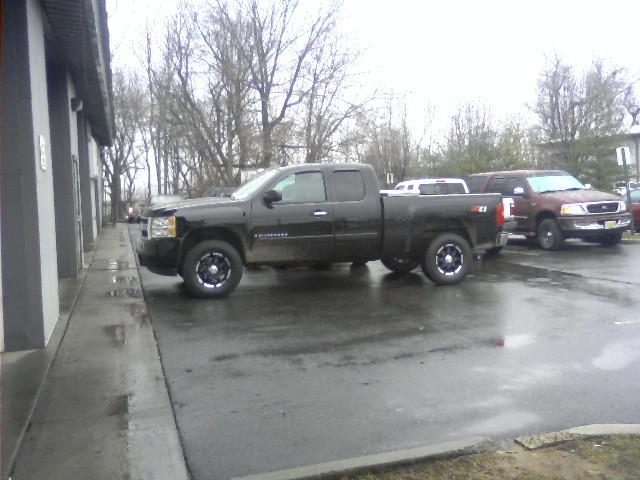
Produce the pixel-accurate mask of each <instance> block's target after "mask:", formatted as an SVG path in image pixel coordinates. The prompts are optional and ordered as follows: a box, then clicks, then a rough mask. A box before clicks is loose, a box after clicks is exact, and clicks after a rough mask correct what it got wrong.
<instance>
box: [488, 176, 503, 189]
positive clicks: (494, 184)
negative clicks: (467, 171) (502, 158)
mask: <svg viewBox="0 0 640 480" xmlns="http://www.w3.org/2000/svg"><path fill="white" fill-rule="evenodd" d="M506 190H507V177H493V178H492V179H491V181H489V185H488V186H487V192H490V193H502V192H505V191H506Z"/></svg>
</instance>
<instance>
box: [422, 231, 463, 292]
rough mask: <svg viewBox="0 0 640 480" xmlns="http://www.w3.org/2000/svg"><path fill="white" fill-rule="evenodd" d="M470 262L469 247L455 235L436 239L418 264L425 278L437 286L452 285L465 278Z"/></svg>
mask: <svg viewBox="0 0 640 480" xmlns="http://www.w3.org/2000/svg"><path fill="white" fill-rule="evenodd" d="M471 261H472V258H471V247H469V244H468V243H467V241H466V240H465V239H464V238H462V237H461V236H460V235H456V234H455V233H445V234H443V235H440V236H438V237H436V238H435V239H434V240H433V241H432V242H431V243H430V244H429V247H428V248H427V253H426V254H425V255H424V257H423V258H422V261H421V262H420V267H421V268H422V271H423V272H424V274H425V276H426V277H427V278H428V279H429V280H431V281H432V282H434V283H437V284H438V285H453V284H455V283H458V282H460V281H462V280H463V279H464V277H466V276H467V273H468V272H469V265H470V263H471Z"/></svg>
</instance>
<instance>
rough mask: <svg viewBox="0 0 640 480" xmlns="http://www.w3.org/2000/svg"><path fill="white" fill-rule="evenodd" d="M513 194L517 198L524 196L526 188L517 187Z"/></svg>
mask: <svg viewBox="0 0 640 480" xmlns="http://www.w3.org/2000/svg"><path fill="white" fill-rule="evenodd" d="M513 194H514V195H515V196H517V197H523V196H524V187H516V188H514V189H513Z"/></svg>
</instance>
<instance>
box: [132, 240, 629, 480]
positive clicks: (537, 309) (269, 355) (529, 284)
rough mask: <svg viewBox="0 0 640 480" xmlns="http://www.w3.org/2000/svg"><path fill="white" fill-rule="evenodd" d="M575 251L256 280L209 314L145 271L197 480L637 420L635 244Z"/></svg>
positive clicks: (526, 251) (515, 251)
mask: <svg viewBox="0 0 640 480" xmlns="http://www.w3.org/2000/svg"><path fill="white" fill-rule="evenodd" d="M584 245H586V244H584ZM586 247H587V248H583V246H582V244H579V245H577V246H576V249H577V251H575V249H574V250H572V249H563V250H561V251H559V252H542V251H539V250H536V249H531V248H530V247H528V246H527V245H518V244H516V245H514V246H510V247H508V248H507V249H505V251H503V253H502V254H501V255H499V256H498V257H497V258H493V259H484V260H481V261H478V262H475V263H474V266H473V269H472V274H471V275H470V276H469V277H468V278H467V280H465V281H464V282H463V283H461V284H459V285H456V286H451V287H440V286H436V285H434V284H432V283H431V282H429V281H428V280H427V279H426V278H425V277H424V276H423V275H422V274H421V273H418V271H416V272H415V273H412V274H409V275H404V276H403V275H396V274H391V273H389V272H388V271H387V270H385V269H384V267H382V266H381V264H380V263H379V262H370V263H369V264H367V265H365V266H360V267H352V266H351V265H348V264H341V265H336V266H333V267H332V268H330V269H328V270H317V269H312V268H306V267H304V268H303V267H300V268H289V269H283V270H274V269H271V268H260V269H255V270H247V271H246V272H245V277H244V278H243V281H242V283H241V284H240V286H239V287H238V289H237V290H236V291H235V292H234V293H233V294H232V295H231V296H229V297H228V298H226V299H224V300H221V301H203V300H198V299H194V298H189V297H188V295H187V293H186V291H185V289H184V288H182V285H181V282H180V281H179V278H170V277H169V278H163V277H159V276H156V275H152V274H149V273H148V272H147V271H146V270H145V269H141V270H140V273H141V278H142V286H143V289H144V292H145V298H146V300H147V303H148V307H149V311H150V315H151V321H152V323H153V326H154V329H155V331H156V335H157V338H158V343H159V346H160V352H161V356H162V361H163V364H164V367H165V372H166V375H167V378H168V383H169V386H170V388H171V394H172V400H173V402H174V406H175V413H176V418H177V421H178V424H179V426H180V430H181V434H182V437H183V440H184V445H185V449H186V456H187V459H188V461H189V465H190V467H191V469H192V472H193V475H194V478H195V479H205V478H231V477H233V476H241V475H248V474H253V473H259V472H261V471H264V470H278V469H283V468H292V467H296V466H301V465H306V464H311V463H319V462H325V461H331V460H336V459H341V458H347V457H351V456H358V455H366V454H372V453H380V452H384V451H389V450H395V449H400V448H410V447H415V446H418V445H425V444H433V443H438V442H443V441H448V440H452V439H457V438H462V437H468V436H471V435H484V436H489V437H492V438H494V439H502V438H511V437H513V436H517V435H523V434H533V433H538V432H544V431H549V430H557V429H562V428H568V427H573V426H576V425H583V424H589V423H616V422H621V423H635V422H639V423H640V411H639V410H638V408H637V401H636V399H637V398H639V396H640V384H639V383H638V382H636V381H635V380H634V379H635V378H637V371H638V368H639V367H640V322H637V321H636V320H640V318H639V314H638V313H637V312H638V310H639V309H638V307H639V304H640V298H639V296H638V294H637V292H638V291H640V290H639V289H640V276H638V274H636V273H635V272H630V270H631V268H630V266H632V265H640V245H622V246H619V247H616V248H614V249H602V248H600V247H596V246H588V245H586ZM632 380H633V381H632ZM248 452H250V453H248Z"/></svg>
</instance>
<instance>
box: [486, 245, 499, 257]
mask: <svg viewBox="0 0 640 480" xmlns="http://www.w3.org/2000/svg"><path fill="white" fill-rule="evenodd" d="M502 248H503V247H492V248H487V249H486V250H485V252H487V255H489V256H493V255H498V254H499V253H500V252H501V251H502Z"/></svg>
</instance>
